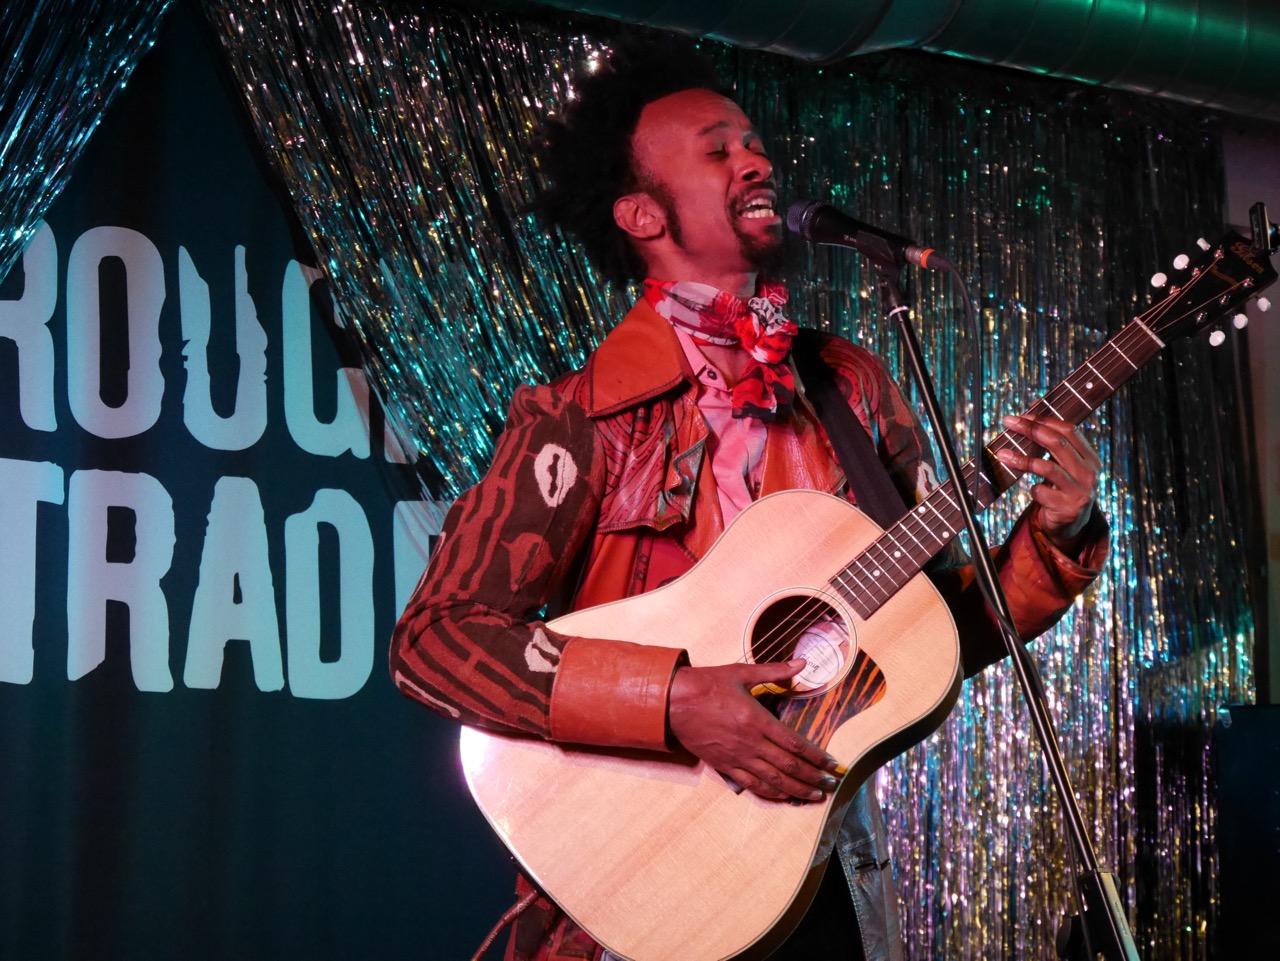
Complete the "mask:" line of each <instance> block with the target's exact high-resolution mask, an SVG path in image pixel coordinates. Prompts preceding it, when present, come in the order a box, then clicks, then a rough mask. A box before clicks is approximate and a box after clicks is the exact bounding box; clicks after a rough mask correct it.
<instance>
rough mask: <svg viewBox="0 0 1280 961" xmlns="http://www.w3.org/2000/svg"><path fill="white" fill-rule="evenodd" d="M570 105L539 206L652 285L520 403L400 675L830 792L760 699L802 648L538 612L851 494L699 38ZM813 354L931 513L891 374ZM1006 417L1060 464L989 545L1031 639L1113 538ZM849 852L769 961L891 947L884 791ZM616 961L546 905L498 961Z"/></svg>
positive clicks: (952, 603) (586, 732)
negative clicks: (642, 631) (709, 652)
mask: <svg viewBox="0 0 1280 961" xmlns="http://www.w3.org/2000/svg"><path fill="white" fill-rule="evenodd" d="M574 91H575V96H574V97H573V98H572V99H571V100H569V101H568V103H567V105H566V107H565V109H564V111H563V112H562V113H561V114H560V115H559V116H558V117H556V118H553V119H552V120H551V121H549V123H548V125H547V127H546V130H545V137H544V142H543V144H542V147H543V151H542V155H541V170H542V173H543V174H544V175H545V177H546V179H547V181H548V183H547V185H546V188H545V190H544V192H543V195H542V199H541V202H540V205H539V206H540V209H541V211H542V212H543V214H544V216H545V219H546V220H547V221H548V222H549V223H551V224H554V225H556V226H558V227H559V228H561V229H562V230H564V231H565V232H566V233H567V234H569V235H570V236H572V237H574V238H575V239H576V240H578V241H579V242H580V244H581V245H582V247H583V249H584V250H585V251H586V252H587V254H588V256H589V257H590V258H591V259H592V260H593V262H594V264H595V265H596V267H597V268H598V269H599V271H600V272H601V273H602V274H603V275H604V276H606V277H608V278H609V279H610V280H613V281H615V282H621V283H626V282H631V281H637V282H643V294H642V296H641V297H640V299H639V300H638V301H637V302H636V304H635V306H634V307H632V309H631V310H630V312H629V313H627V315H626V316H625V317H624V318H622V319H621V321H620V322H618V323H617V324H616V326H615V327H614V328H613V330H612V332H611V333H610V334H609V335H608V336H607V337H606V338H605V339H604V341H603V342H602V343H601V344H600V346H599V347H598V348H597V349H596V350H595V351H594V352H593V353H592V354H591V355H590V357H589V358H588V359H587V362H586V364H585V365H584V366H583V368H582V369H581V370H578V371H574V372H572V373H570V374H567V375H565V376H563V377H560V378H558V379H557V380H555V381H553V382H552V383H551V384H549V385H547V386H541V387H530V386H525V387H521V388H520V389H518V390H517V391H516V393H515V396H514V398H513V400H512V405H511V411H510V415H509V419H508V421H507V426H506V430H505V432H504V433H503V435H502V437H501V438H500V440H499V441H498V444H497V449H496V450H495V452H494V456H493V463H492V465H491V467H490V470H489V472H488V474H487V475H486V477H485V478H484V480H483V481H481V482H480V484H478V485H477V486H476V487H475V488H473V489H472V490H471V491H469V492H468V493H466V494H465V495H463V496H462V497H461V498H459V499H458V501H457V502H456V503H455V504H454V505H453V508H452V509H451V511H450V513H449V516H448V519H447V521H446V523H445V528H444V534H443V536H442V538H441V541H440V545H439V547H438V549H437V551H436V554H435V556H434V557H433V558H432V562H431V565H430V567H429V568H428V570H427V572H426V574H425V575H424V577H423V579H422V582H421V583H420V584H419V586H418V588H417V591H416V592H415V594H414V596H413V599H412V600H411V601H410V603H409V605H408V607H407V608H406V610H405V612H404V614H403V616H402V617H401V620H400V623H399V624H398V626H397V628H396V631H395V636H394V641H393V645H392V652H391V671H392V676H393V678H394V680H395V682H396V684H397V686H398V687H399V688H400V690H401V691H403V692H404V693H405V694H408V695H409V696H411V697H414V698H416V699H418V700H420V701H422V702H423V703H425V704H426V705H428V706H429V707H431V708H433V709H434V710H436V711H439V712H441V713H443V714H445V715H447V716H449V717H452V718H455V719H457V720H459V721H461V722H462V723H465V724H468V725H473V726H477V727H481V728H486V729H489V730H493V731H499V732H518V733H523V734H529V735H534V736H536V737H541V738H547V739H550V740H554V741H561V742H567V743H575V744H585V745H593V746H598V747H603V748H618V749H623V748H626V749H635V748H640V749H648V750H654V751H673V750H683V751H687V752H689V753H691V754H693V755H695V756H696V757H698V758H701V759H702V760H703V761H705V762H706V763H707V764H708V765H710V766H711V767H713V768H714V769H715V770H716V771H719V772H720V773H721V774H723V775H725V776H726V777H728V778H731V779H732V781H733V782H736V784H737V785H739V786H741V787H742V788H743V789H745V790H747V791H751V792H754V793H755V794H757V795H760V796H761V797H764V798H770V799H785V800H793V801H799V802H811V801H817V800H821V799H823V798H825V797H827V796H828V795H829V794H830V793H831V792H833V791H834V790H835V789H836V788H837V785H838V780H837V778H838V772H837V769H836V768H837V766H836V762H835V760H834V759H833V758H832V757H830V756H829V755H828V754H827V753H826V751H824V750H823V749H822V748H821V747H819V746H818V745H815V744H813V743H810V742H809V741H808V740H806V739H805V738H804V737H802V736H801V735H800V734H798V733H797V732H796V731H794V730H792V729H791V728H790V727H787V726H786V725H785V724H783V723H782V722H781V721H780V720H779V719H778V718H777V717H775V716H774V714H773V713H771V712H770V711H769V710H767V709H766V708H765V707H764V706H762V705H761V704H760V703H759V701H758V700H757V699H756V698H755V697H753V696H752V693H751V692H752V691H753V689H757V686H758V685H762V684H766V683H770V682H774V683H785V682H786V681H787V680H788V679H789V678H791V677H792V676H794V675H796V674H797V672H799V671H801V670H802V669H803V667H804V662H803V661H802V660H796V659H793V660H788V661H783V662H779V663H759V664H746V663H741V664H728V665H722V666H699V667H693V666H689V664H688V662H687V658H686V657H685V655H684V652H683V651H682V650H681V649H680V647H679V643H678V639H675V638H666V637H649V638H641V639H639V640H640V641H643V643H631V642H624V641H610V640H600V639H596V638H590V637H573V636H564V635H562V634H559V633H556V632H555V631H552V630H550V629H549V628H548V627H547V626H546V624H545V621H543V620H540V619H539V617H540V615H541V614H542V612H544V611H551V612H553V613H559V612H563V611H566V610H572V609H577V608H582V607H586V606H591V605H596V604H601V603H604V602H606V601H612V600H616V599H619V598H623V597H628V596H631V595H634V594H638V593H641V592H644V591H649V590H652V589H654V588H656V587H658V586H659V585H661V584H663V583H665V582H667V581H670V580H671V579H673V578H675V577H678V576H680V575H682V574H684V573H685V572H687V571H688V570H689V569H690V568H691V567H693V565H694V564H695V563H696V562H697V561H698V560H699V558H701V557H702V556H703V555H704V554H706V552H707V551H708V550H709V549H710V548H711V546H712V544H713V543H714V542H715V540H716V539H717V537H718V536H719V535H720V533H721V531H723V530H724V528H725V527H726V525H728V524H729V522H730V521H732V520H733V518H734V517H735V516H736V515H737V514H738V513H739V512H741V511H742V510H743V509H744V508H745V507H746V506H747V505H748V504H750V503H751V502H752V501H753V500H755V499H757V498H759V497H763V496H765V495H767V494H770V493H773V492H775V491H780V490H787V489H795V488H803V489H810V490H817V491H824V492H828V493H831V494H835V495H836V496H839V497H844V498H846V499H848V500H850V501H854V500H855V497H854V495H853V493H852V492H851V490H850V485H849V484H848V482H847V481H846V478H845V475H844V471H843V470H842V469H841V467H840V465H839V462H838V460H837V457H836V455H835V454H834V452H833V448H832V445H831V442H830V440H829V439H828V436H827V434H826V433H825V431H824V429H823V427H822V425H821V423H820V421H819V419H818V417H817V416H816V414H815V412H814V409H813V407H812V406H811V405H810V404H809V402H808V401H807V400H806V398H805V396H804V390H803V388H804V385H803V383H802V382H798V374H797V371H796V369H795V364H794V362H793V361H794V358H793V357H792V356H791V344H792V338H793V335H794V334H795V332H796V328H795V326H794V325H793V324H792V323H791V322H790V321H789V320H788V319H787V317H786V311H787V308H786V304H787V292H786V287H785V286H784V285H783V284H782V283H781V282H779V278H777V277H776V276H774V273H773V271H775V270H776V267H775V265H776V264H777V263H778V262H779V257H778V255H779V251H780V250H781V247H782V242H783V236H782V235H783V227H782V221H781V218H780V217H779V214H778V197H777V192H776V184H775V181H774V170H773V166H772V164H771V163H770V161H769V156H768V154H767V153H766V151H765V148H764V145H763V143H762V142H761V140H760V137H759V135H758V134H757V133H756V131H755V129H754V128H753V127H752V124H751V122H750V120H749V119H748V118H747V117H746V116H745V115H744V114H743V112H742V110H741V109H740V108H739V107H738V105H737V104H736V103H734V101H733V100H732V99H730V98H729V97H728V96H727V95H726V94H725V93H723V92H721V91H720V87H719V84H718V83H717V81H716V79H715V77H714V76H713V75H711V74H710V73H709V72H708V71H707V69H706V68H705V66H704V65H703V64H701V63H700V62H699V61H698V60H697V59H696V57H695V56H694V55H693V54H692V52H691V51H690V50H689V49H688V48H680V47H675V48H670V49H668V48H663V49H654V48H653V47H652V46H650V47H647V48H645V47H639V46H636V47H635V48H634V49H626V48H619V49H618V50H617V51H615V54H614V55H613V57H612V58H611V59H610V62H609V63H608V64H606V65H604V66H602V67H601V68H600V69H598V70H596V71H595V72H593V73H590V74H586V75H582V76H580V77H578V79H577V81H576V84H575V88H574ZM817 342H818V343H819V345H820V348H819V354H820V357H821V360H822V362H824V363H825V364H826V365H827V366H828V367H829V368H830V369H831V370H832V371H833V372H834V376H835V381H836V383H837V384H838V386H839V391H840V395H841V397H842V398H843V401H844V402H845V403H847V405H848V407H849V408H850V410H851V411H852V412H853V414H854V415H855V416H856V418H857V421H858V422H859V423H860V424H861V425H862V426H863V427H864V428H865V430H866V432H867V434H868V436H869V437H870V438H871V440H872V442H873V443H874V445H875V450H876V453H877V454H878V456H879V458H880V460H881V462H882V463H883V465H884V468H885V470H887V472H888V474H889V477H890V478H891V479H892V482H893V485H894V487H895V488H896V489H897V491H898V493H900V494H901V496H902V498H903V499H904V501H905V502H906V503H908V504H911V503H915V502H917V501H918V500H920V499H921V498H923V497H924V496H925V495H926V494H927V493H928V491H929V490H930V488H931V487H932V486H933V485H934V483H935V482H934V480H933V478H934V472H933V467H932V462H931V459H930V455H929V452H928V451H927V449H926V442H925V440H924V437H923V434H922V430H921V427H920V424H919V423H918V421H917V419H916V417H915V415H914V412H913V411H912V409H911V407H910V406H909V404H908V403H907V402H906V401H905V400H904V398H903V396H902V394H901V392H900V390H899V388H898V386H897V385H896V384H895V383H894V382H893V380H892V378H891V377H890V376H889V374H888V373H887V371H886V368H885V367H884V365H883V364H882V363H881V362H880V361H879V360H878V359H877V358H876V357H874V356H873V355H871V354H870V353H868V352H867V351H865V350H863V349H861V348H859V347H857V346H855V345H853V344H851V343H849V342H847V341H844V340H842V339H839V338H836V337H833V336H828V335H819V336H818V340H817ZM1006 424H1007V426H1008V427H1009V428H1010V429H1011V430H1012V431H1014V432H1016V433H1018V434H1020V435H1024V436H1025V437H1028V438H1030V439H1031V440H1033V441H1034V442H1035V443H1036V444H1038V445H1040V446H1041V447H1043V448H1044V449H1045V450H1047V451H1048V452H1049V457H1048V458H1047V459H1039V458H1037V459H1032V458H1028V457H1025V456H1022V455H1020V454H1012V453H1011V454H1003V455H1002V456H1001V459H1002V460H1003V461H1004V463H1006V464H1007V465H1008V466H1009V467H1010V468H1012V469H1014V470H1018V471H1029V472H1031V473H1034V474H1036V475H1038V478H1039V483H1037V484H1036V485H1035V486H1034V488H1033V489H1032V498H1033V501H1032V504H1031V505H1030V506H1029V507H1028V509H1027V510H1026V511H1025V512H1024V513H1023V514H1022V516H1021V517H1020V518H1019V519H1018V521H1017V522H1016V524H1015V525H1014V527H1013V529H1012V531H1011V532H1010V534H1009V537H1008V539H1007V540H1006V542H1005V543H1004V545H1003V546H1001V547H1000V548H999V549H998V550H997V551H996V552H995V560H996V565H997V568H998V570H999V573H1000V578H1001V581H1002V583H1003V585H1004V587H1005V589H1006V591H1007V592H1008V594H1009V598H1010V603H1011V605H1012V608H1013V614H1014V620H1015V623H1016V625H1017V627H1018V630H1019V632H1020V634H1021V635H1022V637H1023V638H1024V639H1027V638H1031V637H1034V636H1036V635H1038V634H1040V633H1041V632H1043V631H1044V630H1046V629H1047V628H1048V627H1049V626H1051V625H1052V624H1053V623H1055V622H1056V621H1057V620H1058V618H1059V617H1060V616H1061V615H1062V613H1063V612H1064V611H1065V610H1066V609H1067V607H1068V606H1069V605H1070V604H1071V602H1072V600H1073V599H1074V598H1075V597H1076V596H1077V595H1078V594H1079V593H1080V592H1081V591H1082V590H1083V589H1084V588H1085V587H1086V586H1087V585H1088V584H1089V582H1090V581H1091V580H1092V579H1093V578H1094V577H1095V576H1096V575H1097V573H1098V571H1099V569H1100V567H1101V564H1102V560H1103V558H1104V557H1105V554H1106V550H1107V540H1108V532H1107V525H1106V522H1105V521H1104V520H1103V519H1102V517H1101V516H1100V514H1099V512H1098V511H1096V510H1095V509H1094V507H1093V499H1094V489H1095V484H1096V480H1097V474H1098V470H1099V468H1100V462H1099V459H1098V456H1097V454H1096V453H1095V452H1094V451H1093V449H1092V448H1091V447H1090V446H1089V444H1088V443H1087V442H1086V441H1085V440H1084V439H1083V438H1081V437H1080V435H1079V434H1078V433H1077V432H1076V431H1075V430H1074V429H1073V427H1072V426H1071V425H1070V424H1068V423H1066V422H1063V421H1059V420H1054V419H1049V418H1011V419H1009V420H1007V421H1006ZM930 576H931V577H932V578H933V580H934V582H935V584H936V585H937V586H938V587H939V589H940V590H941V592H942V594H943V596H944V597H945V599H946V601H947V604H948V606H949V607H950V608H951V611H952V613H953V616H954V618H955V621H956V623H957V625H958V629H959V634H960V649H961V658H962V661H963V665H964V671H965V674H966V675H972V674H974V673H976V672H978V671H979V670H981V669H982V668H984V667H985V666H987V665H989V664H991V663H993V662H994V661H996V660H998V659H999V658H1000V657H1001V656H1003V653H1004V646H1003V642H1002V641H1001V639H1000V636H999V634H998V632H997V630H996V628H995V626H994V621H993V620H992V619H991V617H990V616H989V614H988V613H987V612H986V610H985V607H984V605H983V603H982V600H981V598H980V596H979V593H978V591H977V589H976V586H975V584H974V582H973V577H972V574H971V570H970V568H969V567H968V566H966V565H963V564H962V563H959V562H957V560H956V559H955V558H954V557H951V556H950V555H949V554H947V555H944V557H943V558H942V559H941V562H940V563H939V565H938V568H937V569H936V570H931V571H930ZM589 816H590V813H589V812H583V817H584V818H585V817H589ZM565 830H566V832H571V831H572V825H565ZM835 855H836V857H834V858H833V859H832V862H833V863H832V865H831V867H830V868H829V869H828V870H827V872H826V875H825V878H824V880H823V882H822V886H821V888H820V889H819V891H818V893H817V895H816V897H815V900H814V904H813V906H812V907H811V909H810V910H809V912H808V914H807V915H806V916H805V918H804V919H803V920H802V921H801V922H800V925H799V927H798V928H797V929H796V930H795V932H794V933H793V934H792V935H791V936H790V937H789V938H788V939H787V941H786V942H785V943H784V944H783V945H782V946H781V947H780V948H778V950H777V951H776V953H775V954H774V955H772V957H774V958H779V959H788V961H791V959H796V961H799V959H804V961H824V959H832V961H834V959H842V961H845V959H860V958H866V959H873V961H878V959H891V958H901V956H902V945H901V935H900V932H899V927H898V919H897V906H896V896H895V895H894V893H893V890H892V886H891V883H890V872H889V871H888V870H887V867H888V850H887V845H886V841H885V839H884V837H883V830H882V828H881V825H880V815H879V810H878V808H877V806H876V804H875V794H874V791H873V790H869V789H867V788H866V787H865V786H864V788H863V789H862V790H861V791H860V792H859V793H858V795H857V797H856V798H855V800H854V803H853V804H852V805H851V806H850V809H849V813H848V815H847V816H846V818H845V820H844V823H843V826H842V827H841V831H840V836H839V839H838V841H837V843H836V846H835ZM520 887H521V890H522V891H526V892H527V891H529V890H530V888H529V887H528V882H526V881H525V880H524V879H523V878H521V879H520ZM635 910H636V911H644V910H645V906H644V905H636V906H635ZM609 957H610V955H609V954H608V953H607V952H604V949H603V948H601V947H600V946H598V945H596V944H595V943H594V942H593V941H592V940H591V939H590V938H589V937H588V935H587V934H586V933H585V932H583V931H581V930H580V929H579V928H578V927H577V926H576V925H574V924H573V923H572V921H570V920H569V919H568V918H567V917H565V916H564V915H563V914H562V913H561V912H559V910H558V909H557V908H556V907H555V905H554V904H552V903H551V902H549V901H547V900H545V899H539V900H538V901H537V902H536V903H535V906H534V907H533V908H531V909H530V910H528V911H526V912H525V913H524V914H523V915H522V916H521V917H520V919H519V920H518V922H517V924H516V929H515V933H514V936H513V938H512V941H511V943H510V945H509V947H508V950H507V958H508V959H509V961H567V959H579V961H581V959H591V961H597V959H601V958H605V959H608V958H609ZM670 961H680V959H679V958H671V959H670Z"/></svg>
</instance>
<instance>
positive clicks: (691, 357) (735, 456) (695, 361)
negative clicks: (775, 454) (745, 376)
mask: <svg viewBox="0 0 1280 961" xmlns="http://www.w3.org/2000/svg"><path fill="white" fill-rule="evenodd" d="M672 329H673V330H674V331H675V332H676V339H677V340H679V341H680V346H681V348H683V350H684V355H685V358H686V359H687V360H688V361H689V366H690V367H691V368H692V369H693V374H694V377H695V378H696V379H697V381H698V388H697V390H698V393H697V397H696V403H697V405H698V410H700V411H701V412H702V416H703V418H704V419H705V420H706V422H707V459H708V462H709V463H710V465H711V473H712V474H713V475H714V476H715V479H716V491H717V493H718V494H719V495H720V514H721V516H722V518H723V520H724V524H725V525H726V526H727V525H728V524H729V522H730V521H731V520H733V519H734V518H735V517H737V516H738V514H739V513H740V512H741V511H742V510H744V509H745V508H746V507H747V505H748V504H750V503H751V502H752V501H753V500H755V499H756V496H757V495H758V494H759V493H760V479H761V473H762V467H763V460H764V457H763V455H764V442H765V437H766V436H767V433H768V431H767V428H766V427H765V425H764V422H763V421H761V420H759V419H758V418H755V417H738V418H735V417H734V416H733V391H732V385H731V384H728V383H727V382H726V381H725V377H724V375H723V374H722V373H720V371H718V370H717V369H716V368H715V365H714V364H712V363H711V362H710V361H708V360H707V358H706V357H704V356H703V354H702V351H700V350H699V349H698V345H697V344H696V343H695V342H694V340H693V338H692V337H690V336H689V335H688V334H687V333H685V332H684V331H683V330H681V329H680V328H679V327H676V326H675V325H672Z"/></svg>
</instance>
